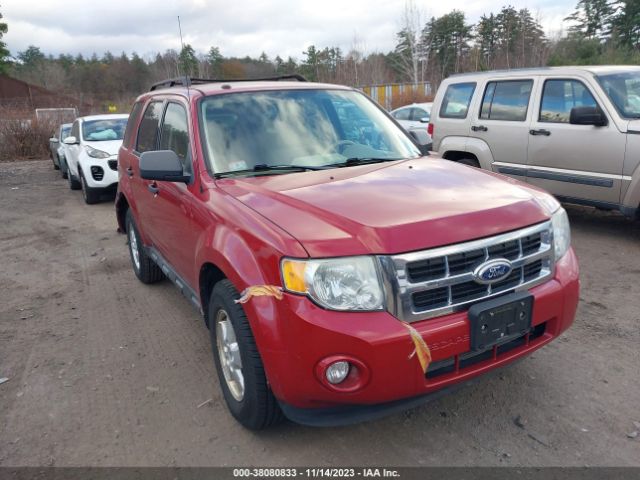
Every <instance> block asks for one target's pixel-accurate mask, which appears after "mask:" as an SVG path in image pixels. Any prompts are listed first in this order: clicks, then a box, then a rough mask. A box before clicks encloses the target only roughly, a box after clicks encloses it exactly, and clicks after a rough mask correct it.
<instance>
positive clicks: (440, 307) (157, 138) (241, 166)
mask: <svg viewBox="0 0 640 480" xmlns="http://www.w3.org/2000/svg"><path fill="white" fill-rule="evenodd" d="M287 78H291V77H283V78H280V79H279V80H280V81H210V83H207V82H206V81H204V80H197V81H196V80H194V82H196V83H197V85H193V84H192V83H191V82H190V81H189V80H188V78H182V79H174V80H170V81H167V82H165V83H164V84H160V85H156V86H154V87H153V88H152V90H151V91H150V92H147V93H145V94H143V95H141V96H140V97H138V99H137V100H136V102H135V104H134V106H133V110H132V113H131V116H130V119H129V125H128V128H127V133H126V134H125V139H124V141H123V144H122V147H121V148H120V154H119V169H120V174H121V181H120V183H119V185H118V193H117V195H116V205H115V206H116V215H117V219H118V225H119V230H120V231H121V232H122V233H126V234H127V236H128V246H129V247H128V248H129V253H130V258H131V265H132V269H133V271H134V272H135V275H136V276H137V277H138V279H140V281H142V282H143V283H153V282H157V281H159V280H161V279H163V278H165V277H166V278H168V279H169V280H170V281H171V282H173V283H174V284H175V285H176V286H177V287H178V288H179V289H180V291H181V292H182V293H183V294H184V295H185V297H186V298H187V299H188V300H189V301H190V302H191V303H192V304H193V305H194V306H195V307H196V308H197V309H198V311H200V312H202V313H203V314H204V319H205V323H206V324H207V326H208V327H209V332H210V333H209V335H210V339H211V345H212V349H213V357H214V362H215V365H216V370H217V373H218V378H219V381H220V385H221V389H222V393H223V396H224V399H225V401H226V403H227V406H228V408H229V410H230V412H231V413H232V415H233V416H234V417H235V418H236V419H237V420H238V421H239V422H241V423H242V424H243V425H245V426H246V427H248V428H252V429H260V428H265V427H267V426H269V425H272V424H274V423H276V422H277V421H278V420H280V419H281V418H282V414H283V413H284V415H285V416H287V417H288V418H290V419H292V420H294V421H296V422H300V423H305V424H310V425H323V424H324V425H331V424H340V423H352V422H355V421H361V420H365V419H370V418H373V417H376V416H380V415H382V414H385V413H389V412H393V411H398V410H400V409H405V408H409V407H412V406H415V405H417V404H419V403H422V402H425V401H426V400H427V399H428V398H429V395H430V394H431V393H434V392H436V391H438V390H441V389H442V388H445V387H448V386H453V385H454V384H461V383H464V382H467V381H468V380H470V379H471V378H473V377H477V376H479V375H481V374H483V373H485V372H487V371H490V370H492V369H495V368H497V367H500V366H503V365H506V364H508V363H511V362H512V361H515V360H517V359H518V358H522V357H523V356H526V355H528V354H529V353H531V352H533V351H534V350H536V349H538V348H540V347H542V346H543V345H546V344H547V343H549V342H550V341H552V340H553V339H555V338H557V337H558V336H559V335H560V334H561V333H562V332H563V331H564V330H566V329H567V328H568V327H569V326H570V325H571V323H572V322H573V318H574V315H575V311H576V306H577V302H578V293H579V282H578V265H577V260H576V257H575V255H574V253H573V250H572V249H571V246H570V229H569V223H568V219H567V215H566V212H565V211H564V210H563V209H562V208H561V207H560V205H559V203H558V202H557V201H556V200H555V199H554V198H553V197H552V196H551V195H549V194H547V193H545V192H544V191H542V190H540V189H537V188H532V187H529V186H527V185H526V184H522V183H518V182H510V181H507V180H505V179H502V178H500V177H499V176H496V175H492V174H488V173H486V172H482V171H481V170H477V169H470V168H467V167H464V166H461V165H455V164H452V163H451V162H448V161H445V160H441V159H439V158H436V157H423V156H422V155H421V153H420V150H419V148H418V145H417V144H416V143H414V142H413V141H412V139H411V137H410V135H409V134H407V132H406V131H404V130H402V129H401V128H399V127H398V125H397V123H396V122H394V121H393V120H392V119H391V117H390V116H389V115H388V114H387V113H386V112H384V111H383V110H382V109H381V108H379V107H378V106H377V105H376V104H375V103H374V102H373V101H372V100H371V99H369V98H368V97H367V96H366V95H365V94H363V93H362V92H360V91H358V90H355V89H352V88H349V87H345V86H338V85H324V84H317V83H307V82H305V81H303V80H304V79H302V78H299V80H300V81H298V82H291V81H289V82H287V81H285V80H286V79H287ZM296 78H298V77H296ZM185 82H189V83H186V85H185ZM189 87H190V88H189ZM363 125H366V126H367V127H366V128H367V129H369V130H370V131H369V132H368V133H367V135H364V136H361V135H352V132H354V131H359V130H361V128H362V127H363ZM412 352H413V353H412ZM414 354H415V355H414Z"/></svg>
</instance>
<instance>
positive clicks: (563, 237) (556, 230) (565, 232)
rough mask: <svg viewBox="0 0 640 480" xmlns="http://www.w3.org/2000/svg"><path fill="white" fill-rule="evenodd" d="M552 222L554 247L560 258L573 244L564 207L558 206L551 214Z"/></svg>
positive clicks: (558, 258) (557, 256)
mask: <svg viewBox="0 0 640 480" xmlns="http://www.w3.org/2000/svg"><path fill="white" fill-rule="evenodd" d="M551 224H552V225H553V247H554V250H555V255H556V260H560V259H561V258H562V257H563V256H564V254H565V253H567V250H569V246H570V245H571V227H570V226H569V217H568V216H567V212H566V211H565V209H564V208H562V207H560V208H558V210H556V212H555V213H554V214H553V215H552V216H551Z"/></svg>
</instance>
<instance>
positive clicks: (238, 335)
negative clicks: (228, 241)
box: [207, 280, 284, 430]
mask: <svg viewBox="0 0 640 480" xmlns="http://www.w3.org/2000/svg"><path fill="white" fill-rule="evenodd" d="M238 298H240V295H239V294H238V291H237V290H236V289H235V287H234V286H233V284H232V283H231V282H230V281H229V280H221V281H220V282H218V283H216V285H215V287H214V288H213V292H211V300H210V301H209V307H208V312H207V313H208V318H209V335H210V337H211V348H212V350H213V358H214V361H215V364H216V370H217V372H218V378H219V380H220V386H221V388H222V394H223V395H224V399H225V401H226V403H227V407H228V408H229V410H230V412H231V414H232V415H233V416H234V417H235V418H236V420H238V421H239V422H240V423H241V424H242V425H244V426H245V427H247V428H249V429H251V430H262V429H264V428H267V427H269V426H271V425H275V424H277V423H279V422H280V421H282V419H283V418H284V417H283V414H282V410H280V406H279V405H278V401H277V400H276V398H275V397H274V395H273V393H272V391H271V388H270V387H269V383H268V382H267V376H266V374H265V371H264V366H263V364H262V359H261V358H260V353H259V352H258V347H257V346H256V342H255V339H254V338H253V333H252V332H251V326H250V325H249V320H248V319H247V316H246V314H245V313H244V309H243V308H242V305H240V304H238V303H235V300H236V299H238Z"/></svg>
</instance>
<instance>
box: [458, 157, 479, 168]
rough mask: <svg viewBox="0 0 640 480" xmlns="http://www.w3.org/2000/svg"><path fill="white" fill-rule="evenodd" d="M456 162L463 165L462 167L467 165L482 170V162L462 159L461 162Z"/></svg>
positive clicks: (473, 159)
mask: <svg viewBox="0 0 640 480" xmlns="http://www.w3.org/2000/svg"><path fill="white" fill-rule="evenodd" d="M456 162H458V163H461V164H462V165H467V166H469V167H475V168H480V162H478V160H476V159H475V158H461V159H460V160H456Z"/></svg>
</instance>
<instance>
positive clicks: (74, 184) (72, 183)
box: [67, 166, 82, 190]
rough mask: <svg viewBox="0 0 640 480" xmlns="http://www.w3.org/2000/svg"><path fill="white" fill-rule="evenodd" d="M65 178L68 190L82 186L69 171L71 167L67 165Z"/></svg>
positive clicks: (78, 188)
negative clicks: (67, 182)
mask: <svg viewBox="0 0 640 480" xmlns="http://www.w3.org/2000/svg"><path fill="white" fill-rule="evenodd" d="M67 180H68V181H69V189H70V190H80V189H81V188H82V185H81V184H80V181H79V180H78V179H77V178H76V177H74V176H73V173H72V172H71V169H69V167H68V166H67Z"/></svg>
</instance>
